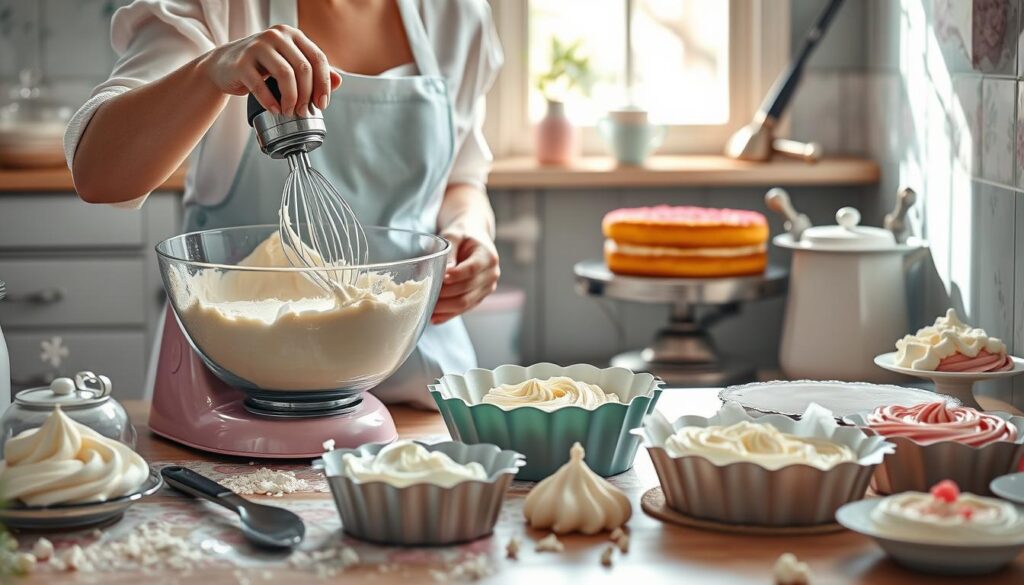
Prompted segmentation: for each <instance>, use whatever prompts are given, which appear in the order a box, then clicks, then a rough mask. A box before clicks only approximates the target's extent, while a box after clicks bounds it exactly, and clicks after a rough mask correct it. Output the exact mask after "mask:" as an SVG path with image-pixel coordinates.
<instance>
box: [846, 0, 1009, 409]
mask: <svg viewBox="0 0 1024 585" xmlns="http://www.w3.org/2000/svg"><path fill="white" fill-rule="evenodd" d="M865 4H866V10H867V18H866V19H865V30H864V38H865V39H866V41H867V43H868V44H869V45H870V46H871V47H872V50H871V51H869V56H868V64H867V65H868V67H867V75H868V76H869V87H871V88H872V89H871V90H869V100H868V112H867V120H868V123H867V125H868V127H869V130H868V132H869V133H870V134H871V136H872V138H869V140H868V152H869V153H870V154H871V155H872V156H873V157H875V158H876V159H877V160H879V162H880V164H881V165H882V168H883V170H884V171H885V172H886V175H885V176H884V177H883V181H882V185H881V186H880V188H881V190H882V197H881V198H880V205H881V206H882V207H883V208H884V207H885V206H886V205H887V204H888V202H886V201H885V200H886V198H887V197H889V196H890V194H891V193H893V191H892V189H891V187H892V186H893V185H897V184H903V183H905V184H908V185H910V186H912V187H914V188H916V189H918V191H919V193H920V195H921V198H920V202H919V203H918V207H919V209H918V210H917V213H915V214H914V216H913V218H914V224H915V227H916V229H917V230H918V232H919V233H920V234H922V235H923V236H925V237H926V238H928V240H929V241H930V243H931V249H932V258H931V262H930V263H929V266H927V269H926V270H924V271H923V272H922V273H921V274H920V276H919V277H918V278H919V279H920V281H919V282H918V283H917V285H916V286H917V288H916V289H915V290H920V291H921V293H922V294H920V295H918V296H917V298H918V300H919V303H918V306H917V307H914V310H913V311H912V314H913V315H914V316H915V317H916V318H917V319H918V320H919V323H921V322H925V321H930V320H931V319H932V318H934V316H935V315H936V314H937V313H939V312H941V311H942V310H943V309H944V308H945V307H946V306H954V307H956V308H957V309H959V310H962V311H963V312H964V313H965V315H966V318H967V319H968V320H970V321H972V322H974V323H977V324H978V325H979V326H981V327H984V328H986V329H987V330H989V332H990V333H992V334H994V335H999V336H1001V337H1003V338H1004V339H1005V340H1006V341H1007V343H1008V344H1009V345H1010V349H1011V351H1013V352H1015V353H1017V354H1020V353H1022V352H1024V334H1022V333H1021V330H1022V326H1024V244H1022V242H1024V190H1022V187H1024V179H1022V174H1024V173H1022V172H1021V170H1020V169H1021V161H1022V160H1024V108H1022V105H1024V94H1022V88H1024V84H1022V82H1021V80H1020V79H1019V77H1018V76H1019V75H1020V72H1021V71H1022V67H1021V65H1024V62H1022V61H1021V59H1020V58H1019V56H1018V52H1019V51H1021V50H1024V44H1022V43H1024V41H1022V39H1021V36H1020V32H1021V28H1020V22H1019V20H1020V18H1021V10H1020V4H1021V1H1020V0H1004V1H1000V2H987V1H981V0H869V1H868V2H866V3H865ZM983 391H984V392H986V393H989V394H993V395H997V396H999V397H1000V398H1002V399H1009V400H1013V401H1014V402H1015V403H1016V404H1017V405H1018V406H1019V407H1020V406H1024V381H1018V382H1016V388H1014V386H1013V385H1011V384H1009V383H1003V384H999V385H990V386H987V387H985V388H984V389H983Z"/></svg>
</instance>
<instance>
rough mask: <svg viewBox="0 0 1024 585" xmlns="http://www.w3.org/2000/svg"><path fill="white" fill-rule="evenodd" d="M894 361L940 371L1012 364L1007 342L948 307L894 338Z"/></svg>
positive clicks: (988, 369)
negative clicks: (928, 321) (924, 324)
mask: <svg viewBox="0 0 1024 585" xmlns="http://www.w3.org/2000/svg"><path fill="white" fill-rule="evenodd" d="M896 365H897V366H900V367H902V368H911V369H914V370H925V371H941V372H996V371H1004V370H1009V369H1012V368H1013V360H1011V359H1010V357H1009V356H1007V355H1006V344H1005V343H1003V342H1002V340H1000V339H998V338H996V337H989V335H988V334H987V333H985V330H984V329H981V328H978V327H971V326H970V325H967V324H966V323H964V322H963V321H961V320H960V317H959V316H958V315H957V314H956V310H955V309H949V310H948V311H946V314H945V315H944V316H942V317H939V318H938V319H936V320H935V323H933V324H931V325H929V326H928V327H922V328H921V329H918V331H917V333H915V334H914V335H906V336H904V337H903V339H900V340H899V341H897V342H896Z"/></svg>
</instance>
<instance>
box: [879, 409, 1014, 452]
mask: <svg viewBox="0 0 1024 585" xmlns="http://www.w3.org/2000/svg"><path fill="white" fill-rule="evenodd" d="M867 426H868V428H870V429H871V430H872V431H874V432H876V433H878V434H880V435H883V436H886V437H906V438H908V439H910V440H911V441H914V442H915V443H917V444H919V445H931V444H932V443H938V442H939V441H956V442H958V443H963V444H965V445H970V446H972V447H984V446H985V445H988V444H989V443H994V442H996V441H1013V440H1014V439H1016V438H1017V433H1018V432H1019V431H1018V429H1017V427H1015V426H1014V425H1013V423H1011V422H1009V421H1008V420H1006V419H1004V418H1000V417H998V416H995V415H992V414H989V413H986V412H981V411H979V410H975V409H973V408H970V407H967V406H951V405H949V404H946V402H944V401H941V400H940V401H937V402H926V403H924V404H915V405H913V406H900V405H892V406H883V407H881V408H878V409H876V410H875V411H874V412H872V413H871V414H869V415H868V416H867Z"/></svg>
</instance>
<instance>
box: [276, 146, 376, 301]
mask: <svg viewBox="0 0 1024 585" xmlns="http://www.w3.org/2000/svg"><path fill="white" fill-rule="evenodd" d="M287 158H288V165H289V167H290V169H291V173H289V175H288V179H287V180H286V182H285V190H284V193H283V194H282V196H281V210H280V213H279V221H278V231H279V233H280V237H281V241H282V247H283V248H284V252H285V257H286V258H287V259H288V262H289V263H290V264H292V265H293V266H307V267H310V268H327V269H329V270H314V271H311V272H310V273H309V274H308V276H309V278H311V279H312V280H313V281H314V282H315V283H316V284H318V285H319V286H321V287H322V288H325V289H326V290H328V291H330V290H333V289H335V288H337V286H338V285H339V284H354V283H355V282H356V281H357V279H358V278H359V274H360V271H361V266H362V265H364V264H366V262H367V260H368V250H369V245H368V242H367V240H366V233H365V231H363V227H362V225H361V224H360V223H359V219H358V217H356V214H355V212H354V211H353V210H352V207H351V206H350V205H349V204H348V202H347V201H345V198H344V197H342V196H341V194H340V193H338V191H337V189H335V188H334V186H332V185H331V183H330V182H329V181H328V180H327V179H326V178H325V177H324V176H323V175H322V174H321V173H320V172H319V171H317V170H316V169H315V168H313V167H312V165H311V164H310V161H309V155H308V154H307V153H305V152H297V153H293V154H290V155H288V157H287Z"/></svg>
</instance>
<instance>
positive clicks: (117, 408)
mask: <svg viewBox="0 0 1024 585" xmlns="http://www.w3.org/2000/svg"><path fill="white" fill-rule="evenodd" d="M112 388H113V385H112V384H111V382H110V378H108V377H106V376H103V375H97V374H94V373H92V372H79V373H77V374H75V377H74V379H72V378H57V379H55V380H54V381H53V382H51V383H50V385H49V386H42V387H39V388H29V389H27V390H22V391H21V392H18V394H17V395H16V396H15V397H14V403H13V404H11V406H10V408H8V409H7V411H6V412H5V413H4V415H3V418H2V419H0V433H2V434H0V453H2V452H3V446H4V444H6V442H7V439H9V438H11V437H13V436H17V435H18V434H20V433H22V432H24V431H26V430H28V429H35V428H39V427H41V426H42V425H43V422H44V421H45V420H46V417H48V416H49V415H50V413H51V412H53V409H54V408H55V407H56V406H58V405H59V406H60V408H61V410H63V411H64V414H66V415H68V417H69V418H70V419H71V420H74V421H75V422H78V423H81V424H83V425H85V426H87V427H89V428H90V429H92V430H94V431H96V432H97V433H99V434H101V435H103V436H104V437H108V438H111V439H116V440H118V441H121V442H123V443H125V444H127V445H128V446H129V447H131V448H133V449H134V448H135V438H136V433H135V427H133V426H132V424H131V421H129V420H128V413H127V412H125V410H124V407H123V406H121V404H120V403H119V402H118V401H117V400H114V398H113V397H112V396H111V395H110V391H111V389H112Z"/></svg>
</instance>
